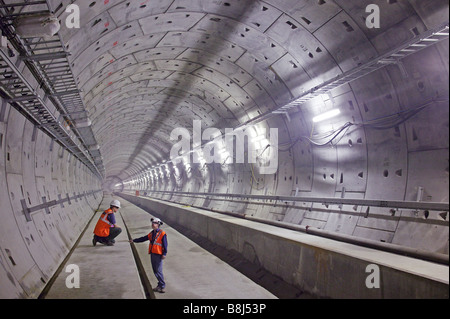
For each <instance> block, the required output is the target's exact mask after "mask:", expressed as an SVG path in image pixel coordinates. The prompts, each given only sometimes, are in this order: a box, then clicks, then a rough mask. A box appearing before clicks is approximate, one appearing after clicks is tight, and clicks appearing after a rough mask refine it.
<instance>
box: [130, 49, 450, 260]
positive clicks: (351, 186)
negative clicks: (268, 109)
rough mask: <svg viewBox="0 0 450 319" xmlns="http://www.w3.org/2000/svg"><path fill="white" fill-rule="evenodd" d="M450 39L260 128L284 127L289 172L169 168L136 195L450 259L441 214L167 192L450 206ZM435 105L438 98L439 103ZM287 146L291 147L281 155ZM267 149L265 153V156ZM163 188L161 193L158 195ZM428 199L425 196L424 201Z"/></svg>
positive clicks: (134, 186) (145, 176) (140, 178)
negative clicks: (324, 141) (320, 118)
mask: <svg viewBox="0 0 450 319" xmlns="http://www.w3.org/2000/svg"><path fill="white" fill-rule="evenodd" d="M447 57H448V42H446V43H444V44H442V45H441V44H440V45H437V46H435V47H433V48H429V49H427V50H424V51H423V52H420V53H417V54H416V55H415V56H413V57H410V58H407V59H405V60H404V61H402V65H392V66H388V67H386V68H384V69H383V70H380V71H377V72H374V73H373V74H370V75H368V76H365V77H364V78H361V79H359V80H358V81H355V82H352V83H351V84H350V85H346V86H344V87H342V88H340V89H337V90H334V91H333V92H331V94H329V95H328V96H322V97H319V98H316V99H315V100H313V101H311V102H308V103H307V104H306V105H303V106H302V107H301V109H299V110H298V111H294V112H291V113H290V116H289V119H287V118H286V117H285V116H282V115H280V116H278V117H276V118H273V119H270V120H267V121H265V122H264V123H261V124H258V125H257V126H258V127H260V128H266V129H267V132H268V129H269V128H271V127H276V128H278V129H279V134H280V136H279V138H280V145H284V146H283V147H281V146H280V149H279V153H278V155H279V168H278V171H277V173H276V174H272V175H260V174H259V173H258V170H257V168H256V167H252V166H251V165H250V164H234V165H220V164H211V165H202V164H188V165H183V164H178V165H177V166H176V168H175V167H174V165H173V164H163V165H161V166H159V167H157V168H154V169H153V172H146V173H141V174H137V175H136V176H137V177H136V178H135V179H134V183H130V184H125V189H126V190H129V191H134V190H139V191H141V193H142V194H148V195H150V196H154V197H157V198H163V199H166V200H171V201H175V202H181V203H184V204H188V205H195V206H198V207H205V208H207V209H213V210H217V211H225V212H233V213H241V214H244V213H245V214H251V215H254V216H257V217H261V218H269V219H274V220H280V221H286V222H292V223H296V224H302V225H309V226H314V227H318V228H321V229H325V230H329V231H335V232H339V233H344V234H350V235H355V236H358V237H364V238H368V239H373V240H377V241H382V242H388V243H395V244H399V245H404V246H408V247H415V248H418V249H423V250H428V251H433V252H439V253H444V254H448V251H449V246H448V215H447V213H445V212H441V211H427V210H407V209H400V210H395V211H392V210H390V209H388V208H376V207H371V208H370V214H368V215H367V216H366V214H365V212H366V209H367V207H366V206H364V205H361V206H359V207H352V206H349V205H344V206H343V207H339V206H338V205H330V206H328V207H325V206H323V205H321V204H317V203H316V204H311V203H301V202H299V203H296V204H295V205H294V207H292V205H290V206H291V207H287V205H283V204H282V203H278V205H276V206H275V205H274V203H273V202H267V201H266V202H263V201H261V203H260V204H251V203H250V204H249V203H246V202H242V201H235V202H231V201H228V200H227V201H222V200H210V199H208V200H205V199H204V198H203V199H202V198H198V197H197V198H195V197H194V198H193V197H183V196H182V195H177V194H161V193H159V192H158V191H168V192H170V191H179V192H194V193H197V192H198V193H202V192H206V193H230V194H256V195H286V196H290V195H295V196H300V197H302V196H304V197H319V198H320V197H337V198H353V199H376V200H377V199H383V200H400V201H402V200H404V201H417V200H418V201H425V202H427V201H428V202H448V188H449V185H448V174H449V171H448V158H449V157H448V95H449V93H448V85H447V84H448V59H447ZM433 99H434V100H433ZM417 107H425V108H424V109H423V111H421V112H420V113H418V114H417V115H415V116H414V117H412V118H410V119H408V120H407V121H406V120H405V121H404V122H403V123H400V124H398V125H393V126H392V127H388V128H385V129H382V130H379V129H372V128H370V127H365V128H352V129H350V130H348V131H347V132H345V134H343V135H342V136H341V138H340V139H339V140H336V143H334V145H326V146H322V147H319V146H316V145H312V144H311V143H309V142H308V141H306V139H304V138H303V139H299V138H300V137H305V136H306V137H308V136H310V134H311V131H312V130H314V132H316V133H318V134H320V133H323V132H327V131H328V130H330V129H336V128H338V127H341V126H342V125H344V124H345V123H346V122H347V121H352V122H358V123H363V122H368V121H372V120H374V119H378V118H385V117H388V116H390V115H392V114H396V113H398V112H404V111H405V110H407V109H413V108H417ZM331 108H339V109H340V110H341V115H340V117H338V118H336V119H333V120H332V121H328V122H327V123H326V124H323V125H322V124H320V123H319V124H318V125H316V126H315V127H314V128H313V127H312V117H313V116H314V115H316V114H317V109H321V110H327V109H331ZM281 148H284V149H289V150H288V151H281ZM261 150H262V149H261ZM154 191H156V192H154ZM419 197H420V198H419Z"/></svg>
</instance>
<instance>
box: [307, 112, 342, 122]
mask: <svg viewBox="0 0 450 319" xmlns="http://www.w3.org/2000/svg"><path fill="white" fill-rule="evenodd" d="M339 114H341V110H339V109H334V110H331V111H329V112H326V113H323V114H321V115H318V116H316V117H315V118H313V122H314V123H319V122H322V121H325V120H328V119H331V118H333V117H335V116H338V115H339Z"/></svg>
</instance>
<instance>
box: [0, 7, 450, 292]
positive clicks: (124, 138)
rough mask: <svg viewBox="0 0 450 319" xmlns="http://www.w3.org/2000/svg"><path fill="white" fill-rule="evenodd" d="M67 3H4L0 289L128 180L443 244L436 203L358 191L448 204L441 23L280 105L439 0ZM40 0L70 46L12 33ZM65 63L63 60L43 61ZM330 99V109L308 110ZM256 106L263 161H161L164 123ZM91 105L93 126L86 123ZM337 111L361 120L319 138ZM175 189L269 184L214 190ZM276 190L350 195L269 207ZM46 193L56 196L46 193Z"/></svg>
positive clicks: (245, 112) (399, 39)
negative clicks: (352, 74) (383, 60)
mask: <svg viewBox="0 0 450 319" xmlns="http://www.w3.org/2000/svg"><path fill="white" fill-rule="evenodd" d="M71 3H72V1H69V0H48V1H45V3H38V4H33V1H32V2H29V3H27V4H23V1H20V0H3V1H1V3H0V16H1V18H2V19H1V20H0V25H1V28H2V31H3V33H4V34H5V35H7V36H6V38H5V39H4V40H5V41H6V42H7V43H8V46H7V47H5V46H4V45H2V47H1V48H0V50H2V58H1V59H0V67H1V68H0V70H2V71H0V93H1V94H0V99H1V106H0V150H1V156H0V183H1V187H0V189H1V190H0V198H1V203H2V212H1V216H2V223H1V224H0V234H1V235H0V236H1V238H0V239H1V241H0V251H1V254H0V264H1V267H0V279H1V283H2V287H5V288H2V289H0V297H1V298H35V297H37V296H38V295H39V293H40V291H41V290H42V289H43V287H44V286H45V284H46V283H47V282H48V280H49V279H50V278H51V277H52V275H53V274H54V272H55V270H56V269H57V268H58V267H59V265H60V263H61V262H62V260H63V259H64V257H65V256H66V255H67V253H68V252H69V250H70V249H71V248H72V246H73V244H74V243H75V241H76V238H78V236H79V234H80V233H81V231H82V230H83V229H84V227H85V226H86V225H87V222H88V221H89V220H90V218H91V217H92V213H93V211H95V210H96V209H97V208H98V205H99V204H100V202H101V191H102V190H104V191H108V192H110V191H117V190H120V191H128V192H135V191H140V192H142V193H147V194H151V195H152V196H154V197H155V198H160V199H165V200H171V201H173V202H178V203H182V204H184V205H194V206H198V207H203V208H204V209H208V210H216V211H225V212H229V213H233V214H249V215H253V216H255V217H257V218H262V219H268V220H274V221H280V222H285V223H291V224H293V225H300V226H312V227H316V228H320V229H323V230H325V231H330V232H335V233H338V234H339V233H342V234H345V235H349V236H354V237H357V238H358V237H359V238H364V239H368V240H374V241H379V242H386V243H392V244H396V245H400V246H405V247H408V248H412V249H419V250H425V251H428V252H431V253H439V254H446V255H448V253H449V242H448V218H449V217H448V209H446V210H443V211H442V210H432V209H431V210H428V209H397V208H396V207H388V208H384V207H370V208H369V207H368V206H365V205H364V203H365V202H364V201H365V200H372V199H377V200H386V201H408V202H410V201H420V202H429V203H445V204H447V205H448V190H449V185H448V184H449V183H448V140H449V138H448V96H449V91H448V83H449V80H448V77H449V64H448V37H447V38H446V39H445V40H443V41H439V42H438V43H437V44H434V45H432V46H430V47H426V48H425V49H423V50H421V51H419V52H416V53H412V54H410V55H408V56H407V57H405V58H399V60H398V63H388V64H386V66H384V67H383V68H380V69H377V70H376V71H374V72H372V73H369V74H367V75H365V76H362V77H360V78H358V79H357V80H355V81H348V82H346V83H345V84H343V85H340V86H337V87H335V88H332V89H330V90H328V91H327V92H326V93H325V94H321V95H318V96H317V97H315V98H312V99H310V100H308V101H306V102H305V103H302V104H298V105H296V106H294V107H290V108H286V109H283V107H284V106H286V105H289V103H290V102H292V101H295V99H296V98H298V97H299V96H302V94H304V93H305V92H307V91H308V90H311V89H314V88H316V87H318V86H320V85H322V84H323V83H326V82H327V81H329V80H332V79H333V78H335V77H339V76H342V75H343V74H346V72H349V71H352V70H355V69H358V68H360V67H361V66H365V65H366V64H367V63H368V62H369V61H372V60H376V59H378V58H380V57H381V56H383V54H386V53H387V52H390V51H391V50H393V49H395V48H398V47H400V46H401V45H402V44H404V43H407V42H408V41H411V40H413V39H415V38H417V37H418V36H420V35H421V34H425V33H426V32H427V31H430V30H434V29H436V28H439V27H441V26H443V25H447V29H446V30H447V31H446V32H447V34H448V20H449V19H448V1H442V0H433V1H419V0H408V1H391V2H386V1H348V0H346V1H343V0H334V1H331V0H330V1H312V0H311V1H310V0H302V1H294V0H267V1H261V0H251V1H239V0H228V1H206V0H175V1H173V0H170V1H169V0H163V1H158V2H157V3H153V2H146V3H144V4H141V3H139V2H136V1H124V0H109V1H80V0H77V1H73V4H76V5H78V6H79V8H80V19H81V20H80V22H81V23H80V28H79V29H76V28H72V29H70V28H67V26H66V25H65V21H66V19H67V18H68V16H69V14H70V13H69V12H66V11H65V9H66V8H67V6H68V5H69V4H71ZM371 3H376V4H377V5H378V6H379V8H380V12H381V14H382V17H383V19H382V23H381V25H380V28H368V27H367V25H366V20H365V19H364V18H365V17H367V15H368V13H367V12H366V11H365V9H366V7H367V6H368V5H369V4H371ZM13 4H14V5H15V6H13ZM13 8H14V10H13ZM35 11H50V12H53V13H54V15H55V16H56V17H57V18H58V20H59V21H60V23H61V28H60V30H59V33H58V34H57V36H54V37H51V38H49V39H51V41H57V42H54V43H60V44H61V47H60V49H62V50H63V51H64V52H68V53H69V54H68V55H66V54H60V53H58V50H59V48H56V47H55V49H51V48H50V47H51V46H52V45H53V44H52V43H50V42H49V43H43V44H37V43H40V42H42V41H43V42H46V41H45V40H44V39H43V38H29V39H25V38H24V39H22V38H21V37H20V36H19V35H18V34H17V33H16V32H15V29H14V26H13V24H12V22H14V20H15V15H16V16H24V15H26V14H27V12H28V13H29V12H35ZM10 22H11V23H10ZM49 39H47V41H50V40H49ZM2 40H3V39H2ZM59 41H60V42H59ZM6 42H5V43H6ZM2 43H4V41H2ZM33 43H34V44H33ZM420 43H422V42H420ZM416 45H417V44H416ZM57 46H58V45H57ZM21 47H23V48H25V49H23V48H22V49H23V50H22V49H21ZM8 48H9V49H11V50H12V54H11V53H10V52H9V51H8ZM43 52H44V53H45V54H47V55H48V56H50V58H49V57H46V56H45V54H44V56H43V55H42V53H43ZM52 55H53V56H52ZM46 59H48V60H46ZM65 59H66V60H65ZM8 63H9V65H10V66H8ZM64 63H66V64H67V68H68V71H67V74H61V73H56V74H58V75H59V78H58V77H56V76H55V77H52V76H51V74H52V72H59V71H58V68H57V67H58V65H66V64H64ZM11 65H14V67H15V70H13V71H11V70H12V69H11ZM65 67H66V66H65ZM16 71H17V72H16ZM9 72H12V73H9ZM46 73H48V74H47V75H46V76H44V75H45V74H46ZM16 74H19V75H20V76H21V77H22V78H23V79H25V80H26V81H27V82H28V85H29V86H30V87H31V89H32V90H29V89H27V88H25V87H24V86H22V84H21V82H20V79H19V78H18V79H15V76H16ZM11 76H13V78H11ZM43 79H45V81H44V80H43ZM66 81H67V82H66ZM71 81H72V82H73V85H74V87H72V84H70V87H69V84H68V83H72V82H71ZM19 82H20V83H19ZM43 83H44V84H43ZM15 86H17V87H15ZM21 92H22V93H23V92H29V93H27V94H31V95H33V96H34V95H36V97H37V98H36V100H37V99H38V98H39V99H40V102H39V103H41V104H43V105H44V106H45V107H46V108H47V111H48V114H49V115H48V116H52V117H55V121H56V122H57V121H60V124H59V125H60V126H64V129H63V131H61V130H60V129H58V130H59V133H58V134H62V135H55V136H56V137H57V138H55V136H52V133H51V130H52V128H50V125H46V124H44V123H39V119H41V120H42V117H41V118H39V114H38V112H34V110H33V107H34V108H35V109H36V110H37V109H38V108H39V107H41V106H42V105H40V104H39V105H40V106H39V105H38V104H33V105H37V106H30V105H31V104H29V106H26V107H29V110H28V113H27V112H25V111H24V110H26V107H25V106H24V105H26V103H27V100H28V95H25V96H21V95H20V94H21ZM63 93H64V94H63ZM69 93H70V94H69ZM65 94H69V95H67V96H65ZM31 95H30V96H31ZM78 101H82V103H81V104H79V103H80V102H78ZM35 102H36V101H35ZM36 103H37V102H36ZM21 108H22V109H21ZM334 108H339V109H340V110H341V114H340V115H339V116H337V117H335V118H333V119H331V120H328V121H325V122H322V123H318V124H314V125H313V124H312V119H313V118H314V117H315V116H317V115H319V114H322V113H324V112H326V111H329V110H331V109H334ZM280 109H281V112H280V113H279V114H272V112H273V111H276V110H280ZM265 114H270V117H267V118H264V120H263V121H261V122H258V123H257V124H255V128H256V130H257V131H258V132H262V131H263V130H264V129H267V132H268V131H269V130H268V129H270V128H277V129H278V133H279V148H278V149H277V150H276V151H277V153H278V169H277V172H276V173H275V174H270V175H264V174H260V171H259V169H260V168H261V164H260V165H258V164H255V165H251V164H249V163H243V164H237V163H233V164H229V165H228V164H223V163H214V164H207V165H199V164H195V163H194V164H190V165H184V164H178V165H173V164H171V163H170V151H171V148H172V146H173V145H174V141H172V140H171V139H170V133H171V132H172V130H173V129H175V128H180V127H181V128H185V129H187V130H188V131H191V132H192V129H193V121H194V120H201V121H202V127H203V128H204V129H205V128H212V127H215V128H218V129H220V130H222V131H223V130H224V129H225V128H236V127H239V126H242V125H244V124H245V123H247V122H251V121H253V120H255V119H257V118H258V117H261V116H264V115H265ZM24 115H26V116H24ZM402 116H405V118H402ZM86 119H88V120H89V122H90V123H91V125H90V126H88V127H82V125H81V124H80V123H88V122H86ZM348 122H351V123H358V124H360V123H366V124H368V123H370V125H366V126H356V125H355V126H352V127H351V129H348V130H345V131H342V134H341V135H339V136H337V138H336V139H334V140H333V143H331V144H330V143H325V145H324V146H318V145H317V144H320V143H322V142H327V140H329V138H328V137H327V136H332V135H333V134H335V133H337V132H338V131H339V129H340V128H342V127H344V126H345V124H346V123H348ZM77 123H78V127H77ZM49 132H50V133H49ZM65 134H66V135H67V136H69V138H70V140H64V138H61V136H63V137H64V136H66V135H65ZM330 134H331V135H330ZM267 137H268V136H266V138H267ZM308 138H309V140H308ZM311 140H312V141H315V142H320V143H316V144H314V143H312V142H311ZM334 142H335V143H334ZM95 145H98V147H99V148H98V149H97V148H96V147H94V146H95ZM266 148H267V147H266ZM269 149H270V151H275V148H274V147H271V146H269ZM262 150H264V145H263V146H261V145H260V151H262ZM263 154H264V152H263ZM265 154H267V153H265ZM260 157H261V161H262V162H264V161H267V158H266V157H264V156H260ZM160 191H165V192H169V193H165V194H161V193H158V192H160ZM170 192H184V193H222V194H223V193H228V194H254V195H267V196H274V199H273V200H270V201H269V200H267V201H265V202H264V201H261V202H258V203H254V202H244V201H234V200H224V201H217V200H211V198H205V197H190V196H183V195H180V194H176V193H174V194H172V195H171V194H170ZM276 196H296V197H297V196H298V197H299V198H308V197H316V198H345V199H347V198H350V199H355V200H361V204H360V205H322V204H320V203H311V202H307V201H305V202H302V201H298V202H295V203H292V204H286V205H283V204H279V203H278V204H277V205H274V203H275V202H276V199H275V197H276ZM52 201H56V202H57V204H56V205H51V206H46V203H48V202H52ZM40 205H43V206H42V207H43V208H42V209H38V210H36V211H33V212H31V213H28V212H27V209H28V208H32V207H38V208H39V207H40ZM44 206H46V207H44Z"/></svg>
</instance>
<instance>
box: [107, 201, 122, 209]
mask: <svg viewBox="0 0 450 319" xmlns="http://www.w3.org/2000/svg"><path fill="white" fill-rule="evenodd" d="M109 206H115V207H117V208H120V202H119V201H118V200H117V199H115V200H113V201H112V202H111V204H109Z"/></svg>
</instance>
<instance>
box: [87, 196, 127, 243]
mask: <svg viewBox="0 0 450 319" xmlns="http://www.w3.org/2000/svg"><path fill="white" fill-rule="evenodd" d="M109 206H110V207H109V208H108V209H107V210H105V211H104V212H103V213H102V215H101V216H100V218H99V219H98V222H97V225H95V229H94V238H93V239H92V244H93V245H94V246H95V245H96V244H97V243H101V244H104V245H106V246H114V243H115V240H114V238H116V237H117V236H118V235H119V234H120V233H121V232H122V229H121V228H120V227H118V226H117V225H116V217H115V216H114V213H117V211H118V210H119V208H120V202H119V201H118V200H117V199H116V200H113V201H112V202H111V204H110V205H109Z"/></svg>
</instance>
